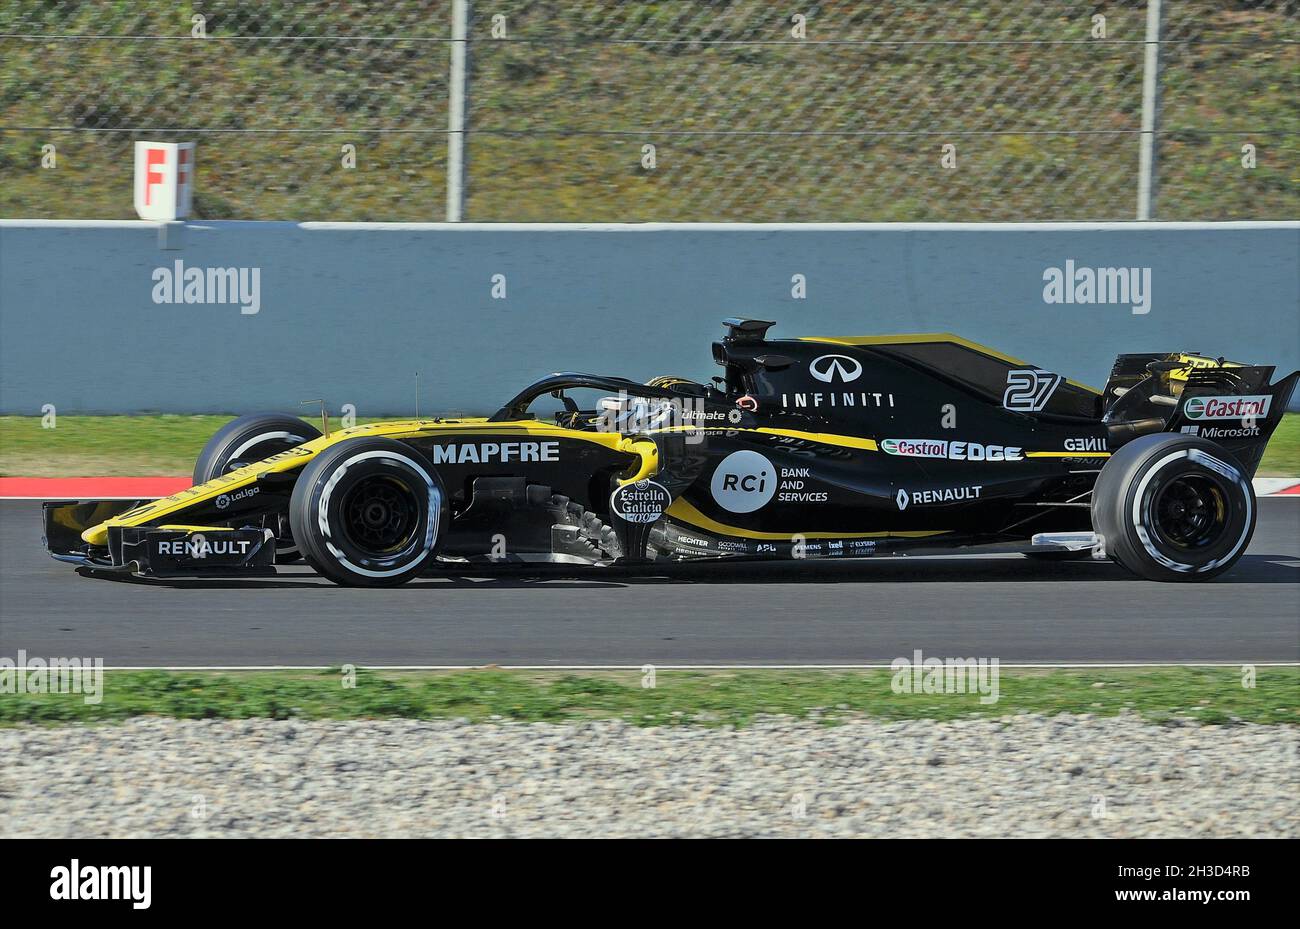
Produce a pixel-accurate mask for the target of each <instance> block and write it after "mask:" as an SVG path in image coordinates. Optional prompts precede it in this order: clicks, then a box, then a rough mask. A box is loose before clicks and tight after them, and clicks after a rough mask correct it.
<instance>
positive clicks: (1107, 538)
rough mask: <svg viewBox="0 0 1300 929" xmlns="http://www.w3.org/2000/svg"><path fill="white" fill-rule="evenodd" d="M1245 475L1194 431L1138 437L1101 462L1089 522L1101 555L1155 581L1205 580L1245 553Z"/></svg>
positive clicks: (1250, 506) (1248, 531)
mask: <svg viewBox="0 0 1300 929" xmlns="http://www.w3.org/2000/svg"><path fill="white" fill-rule="evenodd" d="M1257 509H1258V507H1257V505H1256V501H1255V491H1254V489H1253V488H1252V487H1251V483H1250V477H1249V475H1247V474H1246V472H1245V471H1243V470H1242V468H1241V465H1240V464H1238V463H1237V461H1236V459H1235V458H1233V457H1232V455H1231V454H1230V453H1228V452H1227V451H1226V450H1225V449H1223V448H1220V447H1219V446H1217V445H1215V444H1214V443H1213V442H1209V441H1207V440H1205V439H1201V438H1197V437H1195V436H1189V435H1181V434H1171V433H1162V434H1160V435H1148V436H1142V437H1141V438H1139V439H1135V440H1133V441H1132V442H1129V443H1128V444H1127V445H1125V446H1123V447H1122V448H1120V450H1119V451H1118V452H1116V453H1115V454H1114V455H1113V456H1112V457H1111V459H1110V460H1109V461H1108V462H1106V466H1105V467H1104V468H1102V471H1101V474H1100V475H1098V477H1097V484H1096V486H1095V487H1094V488H1093V493H1092V524H1093V528H1094V530H1095V531H1096V532H1097V533H1098V534H1099V535H1101V536H1102V539H1103V545H1104V546H1105V550H1106V553H1107V554H1108V555H1109V556H1110V557H1111V558H1112V559H1114V560H1115V561H1117V562H1119V563H1120V564H1122V565H1123V566H1124V567H1126V568H1128V569H1129V570H1130V571H1132V572H1133V573H1135V574H1138V575H1140V576H1142V577H1145V578H1147V579H1148V580H1153V581H1204V580H1209V579H1210V578H1212V577H1217V576H1218V575H1220V574H1222V573H1223V572H1224V571H1227V570H1228V569H1229V568H1231V567H1232V566H1233V565H1234V564H1236V563H1237V560H1238V559H1239V558H1241V556H1242V555H1243V554H1244V553H1245V551H1246V548H1247V546H1248V545H1249V544H1250V538H1251V536H1252V535H1253V534H1254V532H1255V518H1256V512H1257Z"/></svg>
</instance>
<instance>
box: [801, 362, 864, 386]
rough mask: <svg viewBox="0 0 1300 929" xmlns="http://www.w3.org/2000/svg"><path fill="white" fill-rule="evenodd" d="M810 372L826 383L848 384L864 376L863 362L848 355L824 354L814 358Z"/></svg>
mask: <svg viewBox="0 0 1300 929" xmlns="http://www.w3.org/2000/svg"><path fill="white" fill-rule="evenodd" d="M808 372H809V373H810V374H811V375H812V376H813V377H815V378H816V379H817V380H819V381H821V382H822V383H824V384H834V383H836V382H837V381H838V382H839V383H841V384H848V383H850V382H852V381H856V380H857V379H858V378H859V377H861V376H862V362H860V361H858V360H857V359H856V358H850V357H849V356H848V355H822V356H821V357H820V358H814V359H813V360H812V362H811V363H810V364H809V365H808Z"/></svg>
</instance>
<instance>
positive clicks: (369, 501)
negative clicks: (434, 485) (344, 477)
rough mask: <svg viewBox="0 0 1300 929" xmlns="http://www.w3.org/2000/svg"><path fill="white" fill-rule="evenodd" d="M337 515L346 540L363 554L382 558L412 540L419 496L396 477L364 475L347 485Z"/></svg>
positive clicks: (416, 524)
mask: <svg viewBox="0 0 1300 929" xmlns="http://www.w3.org/2000/svg"><path fill="white" fill-rule="evenodd" d="M340 515H341V517H342V524H343V525H342V528H343V531H344V533H346V535H347V538H348V542H349V543H351V545H352V546H353V547H354V548H356V549H357V550H358V551H359V552H361V553H362V554H363V555H366V556H369V557H374V558H383V557H385V556H387V555H392V554H394V553H396V552H401V551H404V550H405V549H406V548H407V547H408V546H409V545H410V544H411V541H412V539H413V538H414V536H415V533H416V531H417V530H418V528H419V525H420V508H419V498H418V497H417V495H416V493H415V491H413V490H412V489H411V487H410V486H408V485H407V484H406V483H404V482H403V481H401V480H399V479H397V478H395V477H392V476H389V475H384V476H374V477H366V478H362V479H361V480H359V481H357V483H355V484H354V485H352V487H350V488H348V491H347V493H346V494H345V495H344V497H343V500H342V507H341V510H340Z"/></svg>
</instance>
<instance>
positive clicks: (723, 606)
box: [0, 498, 1300, 666]
mask: <svg viewBox="0 0 1300 929" xmlns="http://www.w3.org/2000/svg"><path fill="white" fill-rule="evenodd" d="M40 536H41V526H40V504H39V503H36V502H32V501H5V502H0V655H7V656H10V657H13V656H15V655H16V653H17V651H18V650H19V649H25V650H26V652H27V654H28V656H41V657H47V658H48V657H73V656H77V657H101V658H103V660H104V663H105V664H106V665H108V666H128V665H129V666H177V665H180V666H199V665H206V666H247V665H309V666H321V665H339V664H345V663H353V664H358V665H372V666H373V665H484V664H498V665H620V666H639V665H641V664H644V663H652V664H657V665H732V664H736V665H763V664H781V665H786V664H810V665H816V664H830V665H836V664H849V665H852V664H871V663H888V662H890V661H892V660H893V659H894V658H895V657H898V656H900V655H908V656H910V655H911V654H912V653H913V651H914V650H915V649H921V650H922V651H923V652H924V653H925V654H926V655H927V656H937V657H997V658H999V659H1000V661H1002V662H1003V663H1008V664H1009V663H1039V662H1042V663H1058V662H1059V663H1074V662H1079V663H1130V662H1136V663H1142V662H1238V661H1241V662H1296V661H1300V500H1296V499H1285V498H1281V499H1279V498H1269V499H1262V500H1260V513H1259V524H1258V528H1257V529H1256V532H1255V537H1254V540H1253V542H1252V544H1251V546H1250V549H1249V551H1248V552H1247V554H1246V555H1245V557H1244V558H1243V559H1242V560H1241V561H1240V562H1239V563H1238V564H1237V566H1236V567H1235V568H1234V569H1233V570H1232V571H1231V572H1229V573H1228V574H1226V575H1224V576H1222V577H1220V578H1219V579H1217V580H1214V581H1211V582H1208V583H1203V584H1195V583H1189V584H1157V583H1153V582H1149V581H1144V580H1139V579H1137V578H1135V577H1133V576H1131V575H1129V574H1128V573H1127V572H1126V571H1124V570H1123V569H1121V568H1119V567H1118V566H1115V565H1112V564H1109V563H1101V562H1091V561H1084V562H1064V563H1040V562H1035V561H1031V560H1029V559H1026V558H1023V557H1021V556H1019V555H992V556H990V555H985V556H962V557H942V558H920V557H910V558H877V559H868V560H862V561H852V562H849V561H837V562H817V561H805V562H798V563H781V564H775V563H757V564H755V563H750V564H733V565H725V564H724V565H716V564H713V565H688V566H679V567H677V568H674V569H672V570H671V573H669V572H667V571H664V570H655V571H641V572H633V571H630V570H619V569H604V570H602V569H588V570H587V571H586V572H585V573H577V572H576V571H575V570H570V571H569V572H568V573H567V574H565V575H555V576H547V577H542V578H539V577H537V576H535V575H533V576H524V575H521V574H519V573H517V572H513V571H511V572H508V573H503V574H498V575H496V576H488V575H485V574H478V575H470V576H458V577H432V578H428V579H421V580H418V581H416V582H413V583H411V584H409V585H407V586H405V587H402V588H398V589H394V590H354V589H343V588H339V587H335V586H334V585H332V584H330V583H328V582H326V581H324V580H322V579H320V578H318V577H316V576H315V575H313V574H311V573H310V572H309V571H307V570H306V569H302V568H292V569H290V570H289V572H288V573H285V574H283V575H281V576H279V577H275V578H258V579H249V580H224V579H223V580H178V581H170V582H146V583H139V582H125V581H112V580H97V579H93V578H84V577H79V576H78V575H77V574H76V573H75V571H74V568H73V567H72V566H71V565H67V564H61V563H58V562H55V561H53V560H52V559H50V558H49V556H47V555H46V554H45V552H44V551H43V550H42V548H41V545H40ZM577 570H581V569H577Z"/></svg>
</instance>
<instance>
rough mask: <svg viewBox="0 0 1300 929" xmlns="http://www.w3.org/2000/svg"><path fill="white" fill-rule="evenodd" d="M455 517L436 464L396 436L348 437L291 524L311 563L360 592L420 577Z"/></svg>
mask: <svg viewBox="0 0 1300 929" xmlns="http://www.w3.org/2000/svg"><path fill="white" fill-rule="evenodd" d="M450 518H451V517H450V511H449V510H448V508H447V494H446V491H445V489H444V488H443V485H442V480H441V479H440V478H439V477H438V473H437V472H436V471H435V470H434V469H433V466H432V465H430V464H429V462H428V460H427V459H426V458H425V457H424V456H423V455H421V454H420V453H419V452H418V451H416V450H415V449H414V448H411V447H410V446H408V445H403V444H402V443H401V442H395V441H393V440H391V439H369V438H356V439H346V440H344V441H342V442H340V443H338V444H337V445H333V446H331V447H330V448H328V449H326V450H325V451H323V452H321V453H320V454H319V455H317V456H316V457H315V458H314V459H312V460H311V462H309V463H308V464H307V466H306V467H305V468H303V470H302V474H301V475H299V477H298V481H297V483H296V484H295V485H294V488H293V497H292V498H291V500H290V502H289V525H290V527H291V529H292V530H293V537H294V539H296V540H297V541H298V545H299V547H300V548H301V550H302V553H303V556H304V557H305V558H306V559H307V561H308V563H309V564H311V566H312V567H313V568H315V569H316V570H317V571H318V572H319V573H320V574H323V575H324V576H325V577H327V578H329V579H330V580H332V581H334V582H335V583H336V584H343V585H346V586H355V587H393V586H396V585H398V584H404V583H406V582H407V581H409V580H410V579H411V578H413V577H415V576H416V575H418V574H420V573H421V572H422V571H423V570H424V569H425V568H426V567H427V566H428V565H429V563H430V562H431V561H432V560H433V558H434V557H435V555H436V554H437V550H438V543H439V541H440V540H441V539H442V537H443V535H444V534H445V532H446V529H447V525H448V523H449V522H450Z"/></svg>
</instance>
